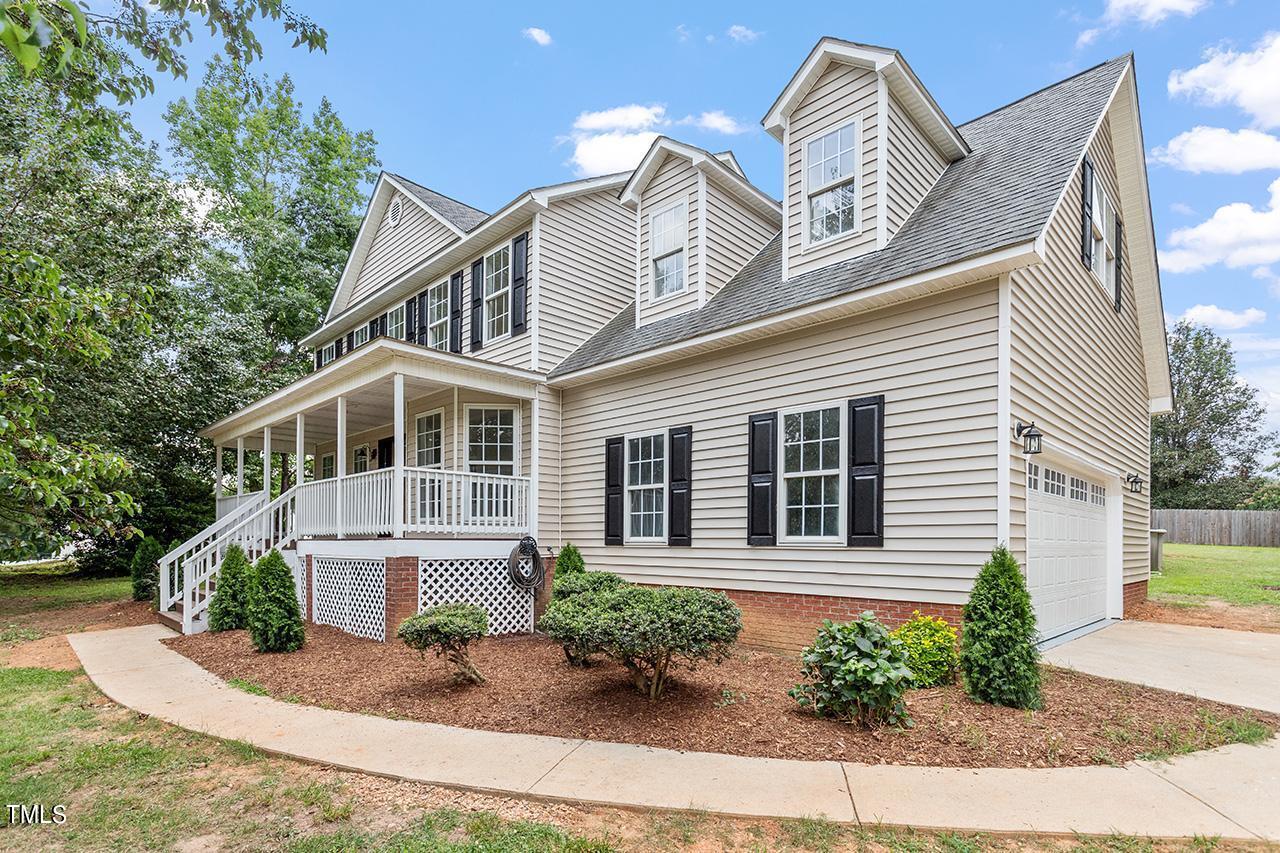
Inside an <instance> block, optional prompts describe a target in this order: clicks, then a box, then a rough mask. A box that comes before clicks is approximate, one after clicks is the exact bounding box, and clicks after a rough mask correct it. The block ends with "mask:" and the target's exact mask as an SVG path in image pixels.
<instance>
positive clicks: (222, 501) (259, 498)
mask: <svg viewBox="0 0 1280 853" xmlns="http://www.w3.org/2000/svg"><path fill="white" fill-rule="evenodd" d="M214 502H215V505H216V511H215V515H214V518H217V519H222V518H225V517H226V516H228V515H231V514H232V513H233V512H235V511H236V510H237V509H239V508H240V507H242V506H245V505H246V504H249V505H252V506H261V505H262V503H263V494H262V490H261V489H259V490H258V491H256V492H245V493H244V494H242V495H219V496H218V497H217V498H216V499H215V501H214Z"/></svg>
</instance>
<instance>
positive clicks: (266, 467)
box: [262, 427, 271, 503]
mask: <svg viewBox="0 0 1280 853" xmlns="http://www.w3.org/2000/svg"><path fill="white" fill-rule="evenodd" d="M262 495H263V497H265V498H266V499H267V503H271V427H263V428H262Z"/></svg>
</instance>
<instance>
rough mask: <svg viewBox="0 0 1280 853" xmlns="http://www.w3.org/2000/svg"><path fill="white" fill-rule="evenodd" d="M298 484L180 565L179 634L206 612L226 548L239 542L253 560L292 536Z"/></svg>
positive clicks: (294, 524)
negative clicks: (180, 607)
mask: <svg viewBox="0 0 1280 853" xmlns="http://www.w3.org/2000/svg"><path fill="white" fill-rule="evenodd" d="M297 495H298V489H297V487H296V486H295V487H293V488H290V489H289V490H288V491H286V492H285V493H284V494H282V495H280V497H278V498H276V499H275V500H273V501H272V502H271V503H269V504H267V505H265V506H260V507H259V508H258V509H257V511H255V512H253V513H251V514H250V515H248V516H246V517H244V518H242V519H241V520H240V521H239V522H238V523H236V524H234V525H231V526H230V527H228V528H226V529H224V530H223V531H222V532H221V533H220V534H219V535H218V536H217V538H215V539H214V540H213V541H211V542H209V543H208V544H206V545H205V546H204V547H203V548H201V549H200V550H198V551H196V552H195V553H194V554H192V556H191V558H190V559H189V560H188V561H186V562H184V563H183V564H182V568H183V584H182V633H184V634H190V633H191V629H192V626H193V625H194V623H195V622H196V620H197V619H199V618H200V617H201V616H203V615H204V613H205V611H207V610H208V609H209V601H210V599H212V598H213V593H214V590H215V587H216V586H217V577H218V570H219V569H220V568H221V567H222V560H223V558H225V557H226V554H227V548H228V547H230V546H231V545H239V546H240V547H241V549H243V551H244V553H245V556H246V557H248V558H249V561H250V562H252V561H254V560H257V559H258V558H259V557H261V556H262V555H264V554H266V553H268V552H269V551H270V550H271V549H272V548H277V547H279V546H280V545H283V544H284V543H286V542H289V541H291V540H293V539H294V537H295V535H296V530H297V510H298V505H297Z"/></svg>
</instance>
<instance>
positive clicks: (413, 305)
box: [404, 298, 418, 342]
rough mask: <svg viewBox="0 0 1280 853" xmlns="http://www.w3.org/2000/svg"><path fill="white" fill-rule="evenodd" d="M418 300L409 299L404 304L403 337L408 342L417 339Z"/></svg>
mask: <svg viewBox="0 0 1280 853" xmlns="http://www.w3.org/2000/svg"><path fill="white" fill-rule="evenodd" d="M417 315H418V300H417V299H416V298H414V299H410V300H409V301H408V302H406V303H405V304H404V339H405V340H406V341H409V342H413V341H416V340H417V339H418V328H417V326H418V324H417Z"/></svg>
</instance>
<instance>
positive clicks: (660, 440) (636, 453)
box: [626, 432, 667, 542]
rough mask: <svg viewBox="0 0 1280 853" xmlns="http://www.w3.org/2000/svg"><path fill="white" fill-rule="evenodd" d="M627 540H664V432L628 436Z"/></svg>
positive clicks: (665, 511)
mask: <svg viewBox="0 0 1280 853" xmlns="http://www.w3.org/2000/svg"><path fill="white" fill-rule="evenodd" d="M626 451H627V458H626V466H627V467H626V471H627V535H626V541H628V542H644V541H647V540H653V541H655V542H665V541H666V538H665V537H666V531H667V525H666V521H667V434H666V433H665V432H656V433H652V434H646V435H634V436H627V439H626Z"/></svg>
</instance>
